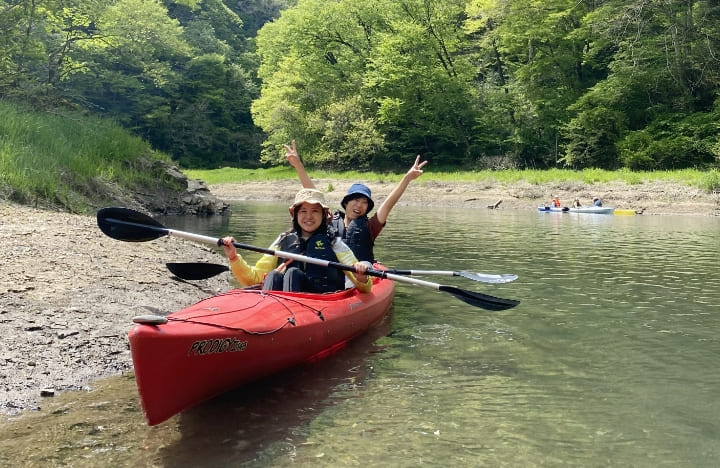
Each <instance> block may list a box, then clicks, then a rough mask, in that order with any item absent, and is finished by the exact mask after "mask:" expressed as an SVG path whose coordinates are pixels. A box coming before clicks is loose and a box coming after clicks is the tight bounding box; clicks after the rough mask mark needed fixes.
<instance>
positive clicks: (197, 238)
mask: <svg viewBox="0 0 720 468" xmlns="http://www.w3.org/2000/svg"><path fill="white" fill-rule="evenodd" d="M107 221H109V222H112V223H119V224H123V225H125V226H132V227H136V228H139V229H145V230H147V229H150V230H153V231H155V232H157V233H161V234H164V235H166V236H170V237H179V238H181V239H187V240H191V241H194V242H200V243H204V244H210V245H216V246H222V245H223V243H222V239H219V238H217V237H210V236H204V235H202V234H195V233H192V232H185V231H178V230H176V229H170V228H166V227H157V226H148V225H147V224H140V223H134V222H132V221H125V220H122V219H113V218H108V219H107ZM233 245H234V246H235V248H236V249H243V250H250V251H253V252H259V253H263V254H267V255H272V256H274V257H282V258H291V259H293V260H296V261H298V262H305V263H312V264H314V265H320V266H324V267H330V268H337V269H338V270H345V271H351V272H353V273H358V270H357V268H355V267H354V266H352V265H346V264H344V263H338V262H332V261H330V260H323V259H320V258H314V257H306V256H305V255H300V254H295V253H291V252H284V251H282V250H273V249H265V248H263V247H256V246H254V245H247V244H241V243H239V242H233ZM365 274H366V275H370V276H376V277H378V278H386V279H389V280H393V281H398V282H405V283H410V284H416V285H418V286H426V287H429V288H434V289H438V290H439V289H440V287H441V286H442V285H440V284H437V283H431V282H429V281H423V280H418V279H414V278H406V277H404V276H400V275H393V274H392V273H386V272H384V271H382V270H375V269H373V268H369V269H368V270H367V271H365Z"/></svg>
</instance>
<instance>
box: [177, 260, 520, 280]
mask: <svg viewBox="0 0 720 468" xmlns="http://www.w3.org/2000/svg"><path fill="white" fill-rule="evenodd" d="M166 265H167V267H168V269H169V270H170V271H171V272H172V273H173V274H174V275H176V276H178V277H179V278H182V279H189V280H202V279H207V278H212V277H213V276H215V275H219V274H221V273H225V272H226V271H228V270H229V268H228V267H227V266H226V265H218V264H217V263H205V262H196V263H193V262H189V263H167V264H166ZM383 271H385V272H386V273H391V274H395V275H411V276H414V275H420V276H425V275H427V276H432V275H440V276H454V277H458V276H459V277H462V278H467V279H470V280H473V281H478V282H481V283H490V284H503V283H509V282H511V281H514V280H516V279H517V275H508V274H505V275H494V274H490V273H475V272H471V271H445V270H397V269H386V270H383Z"/></svg>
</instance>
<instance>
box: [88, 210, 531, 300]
mask: <svg viewBox="0 0 720 468" xmlns="http://www.w3.org/2000/svg"><path fill="white" fill-rule="evenodd" d="M97 219H98V227H99V228H100V229H101V230H102V231H103V232H104V233H105V234H106V235H108V236H110V237H112V238H113V239H118V240H122V241H126V242H146V241H149V240H153V239H157V238H159V237H162V236H172V237H180V238H183V239H188V240H192V241H195V242H201V243H205V244H211V245H217V246H220V245H222V239H219V238H216V237H210V236H204V235H201V234H193V233H191V232H184V231H178V230H175V229H170V228H167V227H165V226H163V225H162V224H160V223H159V222H158V221H156V220H154V219H152V218H151V217H149V216H147V215H145V214H143V213H140V212H137V211H135V210H131V209H128V208H103V209H101V210H99V211H98V214H97ZM233 245H234V246H235V247H236V248H239V249H244V250H251V251H254V252H259V253H264V254H267V255H273V256H275V257H282V258H289V259H293V260H297V261H299V262H304V263H312V264H315V265H320V266H324V267H331V268H336V269H339V270H343V271H352V272H354V273H364V274H366V275H370V276H375V277H378V278H386V279H389V280H393V281H397V282H399V283H409V284H415V285H418V286H425V287H428V288H432V289H435V290H438V291H443V292H447V293H449V294H452V295H453V296H455V297H456V298H458V299H460V300H462V301H464V302H465V303H467V304H470V305H473V306H476V307H481V308H484V309H487V310H505V309H508V308H511V307H515V306H516V305H517V304H518V303H519V302H518V301H514V300H511V299H503V298H499V297H493V296H489V295H487V294H482V293H478V292H474V291H467V290H464V289H460V288H456V287H454V286H445V285H442V284H438V283H432V282H430V281H424V280H417V279H414V278H407V277H405V276H400V275H396V274H392V273H388V272H386V271H382V270H375V269H373V268H370V269H368V270H366V271H365V272H359V271H358V270H357V269H356V268H355V267H354V266H352V265H345V264H344V263H338V262H331V261H328V260H322V259H319V258H314V257H306V256H304V255H299V254H294V253H290V252H283V251H281V250H272V249H265V248H262V247H256V246H253V245H247V244H241V243H239V242H233Z"/></svg>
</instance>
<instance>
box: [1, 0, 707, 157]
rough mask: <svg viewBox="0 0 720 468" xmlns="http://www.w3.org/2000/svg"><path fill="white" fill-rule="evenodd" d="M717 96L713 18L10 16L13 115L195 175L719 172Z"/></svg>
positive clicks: (8, 76)
mask: <svg viewBox="0 0 720 468" xmlns="http://www.w3.org/2000/svg"><path fill="white" fill-rule="evenodd" d="M718 90H720V3H718V2H717V1H714V0H713V1H710V0H708V1H692V0H684V1H679V0H663V1H646V0H643V1H612V0H611V1H592V2H590V1H586V2H582V1H581V2H578V1H577V0H572V1H567V0H512V1H510V0H340V1H332V0H330V1H328V0H299V1H293V0H234V1H222V0H181V1H169V0H1V1H0V99H3V100H5V101H10V102H13V101H16V102H24V103H30V104H31V105H33V106H34V107H35V108H36V109H46V110H49V111H52V109H54V108H58V107H70V108H74V109H79V110H83V111H85V112H86V113H89V114H94V115H98V116H104V117H107V118H111V119H113V120H115V121H117V122H119V123H120V124H121V125H123V126H124V127H126V128H128V129H129V130H131V131H132V132H134V133H135V134H137V135H139V136H141V137H143V138H144V139H146V140H147V141H149V142H150V143H151V144H152V145H153V147H154V148H156V149H159V150H162V151H165V152H167V153H169V154H170V155H171V156H172V157H173V159H175V160H176V161H178V162H179V163H180V164H181V165H183V166H185V167H198V168H213V167H221V166H237V167H255V166H259V165H274V164H281V163H284V161H283V158H282V154H283V153H282V150H281V148H282V144H283V143H287V142H289V141H290V140H292V139H295V140H296V141H297V143H298V148H299V150H300V153H301V156H302V157H303V159H304V160H305V162H306V164H308V165H310V166H316V167H331V168H334V169H343V168H352V169H374V170H384V169H388V170H392V169H395V168H399V167H405V166H407V164H408V163H409V162H410V161H411V160H412V159H413V158H414V157H415V155H416V154H422V155H423V156H424V157H426V158H428V159H431V160H432V161H433V166H435V167H458V168H466V169H474V168H477V169H481V168H482V169H485V168H498V169H500V168H509V167H513V168H549V167H567V168H577V169H579V168H587V167H596V168H604V169H616V168H621V167H625V168H629V169H633V170H655V169H679V168H687V167H694V168H701V169H703V168H710V167H718V166H719V165H720V99H719V95H718Z"/></svg>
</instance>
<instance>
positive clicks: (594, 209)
mask: <svg viewBox="0 0 720 468" xmlns="http://www.w3.org/2000/svg"><path fill="white" fill-rule="evenodd" d="M614 211H615V208H614V207H612V206H581V207H579V208H570V213H588V214H613V212H614Z"/></svg>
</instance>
